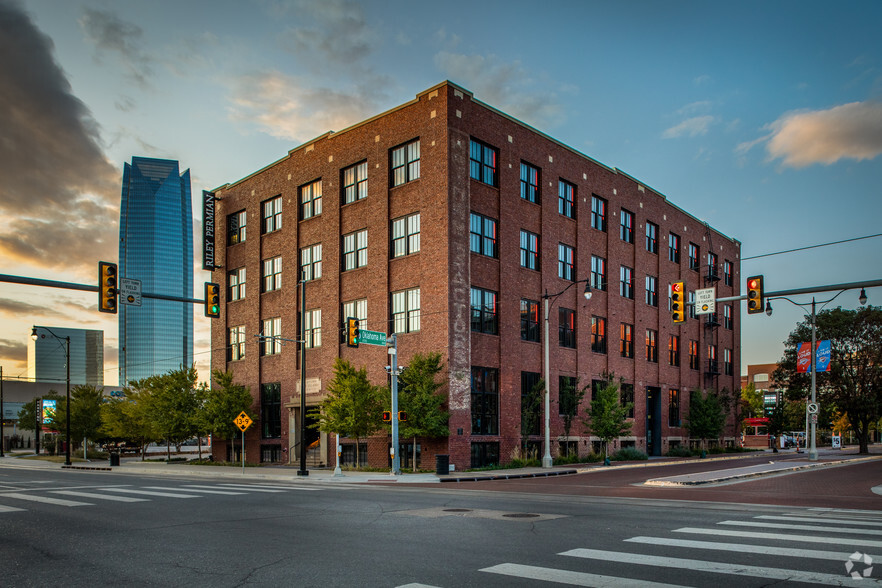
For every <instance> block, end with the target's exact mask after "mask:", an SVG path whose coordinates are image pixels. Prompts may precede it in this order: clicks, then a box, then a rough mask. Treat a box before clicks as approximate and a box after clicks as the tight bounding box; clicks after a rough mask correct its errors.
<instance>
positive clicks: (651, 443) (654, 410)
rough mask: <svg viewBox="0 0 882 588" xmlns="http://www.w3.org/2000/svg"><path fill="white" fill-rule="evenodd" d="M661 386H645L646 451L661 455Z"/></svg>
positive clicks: (650, 453) (649, 453)
mask: <svg viewBox="0 0 882 588" xmlns="http://www.w3.org/2000/svg"><path fill="white" fill-rule="evenodd" d="M661 428H662V422H661V388H659V387H658V386H647V387H646V453H647V454H648V455H655V456H659V455H661V447H662V442H661Z"/></svg>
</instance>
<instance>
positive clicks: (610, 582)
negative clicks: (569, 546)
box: [478, 563, 682, 588]
mask: <svg viewBox="0 0 882 588" xmlns="http://www.w3.org/2000/svg"><path fill="white" fill-rule="evenodd" d="M478 571H479V572H488V573H490V574H501V575H503V576H514V577H516V578H524V579H527V580H539V581H543V582H556V583H558V584H569V585H570V586H616V587H617V588H618V587H621V588H643V587H647V588H682V586H680V585H679V584H660V583H658V582H648V581H646V580H630V579H628V578H619V577H616V576H601V575H599V574H588V573H585V572H572V571H569V570H557V569H554V568H542V567H538V566H525V565H521V564H513V563H504V564H499V565H496V566H491V567H489V568H483V569H480V570H478Z"/></svg>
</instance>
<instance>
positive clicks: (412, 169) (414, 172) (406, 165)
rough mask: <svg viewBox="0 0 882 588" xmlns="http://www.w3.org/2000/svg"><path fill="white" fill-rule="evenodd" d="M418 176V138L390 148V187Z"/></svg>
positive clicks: (410, 180)
mask: <svg viewBox="0 0 882 588" xmlns="http://www.w3.org/2000/svg"><path fill="white" fill-rule="evenodd" d="M419 177H420V140H419V139H417V140H416V141H411V142H410V143H407V144H405V145H402V146H401V147H396V148H395V149H393V150H392V187H393V188H394V187H395V186H400V185H401V184H406V183H407V182H412V181H413V180H416V179H418V178H419Z"/></svg>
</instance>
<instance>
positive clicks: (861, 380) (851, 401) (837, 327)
mask: <svg viewBox="0 0 882 588" xmlns="http://www.w3.org/2000/svg"><path fill="white" fill-rule="evenodd" d="M815 325H816V339H817V340H818V341H822V340H829V341H830V347H831V349H830V371H828V372H818V373H817V374H816V392H817V398H818V400H819V401H820V402H821V403H822V404H832V405H834V406H835V407H836V408H837V409H838V410H839V411H841V412H843V413H845V414H847V415H848V421H849V423H850V424H851V428H852V430H853V431H854V434H855V435H856V436H857V439H858V444H859V446H860V449H859V451H860V453H868V444H869V437H870V427H871V425H872V424H873V423H875V422H876V421H877V420H878V419H879V418H880V416H882V307H879V306H867V307H865V308H860V309H858V310H843V309H842V308H834V309H830V310H822V311H821V312H819V313H817V315H816V318H815ZM811 340H812V326H811V319H810V318H809V317H806V319H805V320H804V321H803V322H801V323H799V324H798V325H797V326H796V328H795V329H794V330H793V331H792V332H791V333H790V336H789V337H788V338H787V340H786V341H785V342H784V357H783V358H782V359H781V361H780V362H779V364H778V370H776V371H775V374H774V378H775V379H776V380H777V381H778V382H781V383H783V384H785V385H786V386H787V388H788V396H789V397H791V398H794V399H795V398H799V399H802V400H803V401H804V400H805V399H807V398H809V397H810V394H811V373H798V371H797V365H796V355H797V351H798V349H799V346H800V344H801V343H804V342H810V341H811Z"/></svg>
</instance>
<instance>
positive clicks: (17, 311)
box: [0, 298, 68, 318]
mask: <svg viewBox="0 0 882 588" xmlns="http://www.w3.org/2000/svg"><path fill="white" fill-rule="evenodd" d="M0 314H6V315H9V316H14V317H21V316H41V317H47V318H49V317H52V318H54V317H58V318H62V317H63V318H67V316H68V315H67V314H66V313H63V312H59V311H57V310H54V309H53V308H50V307H48V306H45V305H41V304H31V303H29V302H23V301H21V300H12V299H10V298H0Z"/></svg>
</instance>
